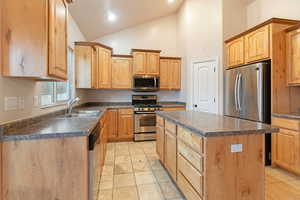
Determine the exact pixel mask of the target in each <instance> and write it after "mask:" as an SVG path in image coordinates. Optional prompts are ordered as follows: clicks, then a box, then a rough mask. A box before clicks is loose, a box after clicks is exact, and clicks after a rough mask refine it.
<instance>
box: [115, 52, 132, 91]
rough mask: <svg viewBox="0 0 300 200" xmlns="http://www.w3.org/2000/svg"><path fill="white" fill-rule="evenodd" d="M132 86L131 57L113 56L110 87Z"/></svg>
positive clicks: (122, 87) (125, 87)
mask: <svg viewBox="0 0 300 200" xmlns="http://www.w3.org/2000/svg"><path fill="white" fill-rule="evenodd" d="M131 86H132V57H130V56H117V55H116V56H113V58H112V88H114V89H130V88H131Z"/></svg>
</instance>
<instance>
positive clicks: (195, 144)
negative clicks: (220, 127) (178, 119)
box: [177, 126, 203, 153]
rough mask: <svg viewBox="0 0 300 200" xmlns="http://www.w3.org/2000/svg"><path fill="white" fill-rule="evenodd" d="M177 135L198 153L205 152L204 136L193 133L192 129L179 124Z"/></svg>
mask: <svg viewBox="0 0 300 200" xmlns="http://www.w3.org/2000/svg"><path fill="white" fill-rule="evenodd" d="M177 137H178V138H179V139H181V140H182V141H184V142H185V143H186V144H187V145H189V146H190V147H191V148H192V149H193V150H195V151H196V152H198V153H203V138H202V137H201V136H199V135H196V134H193V133H192V132H191V131H189V130H187V129H185V128H183V127H181V126H178V133H177Z"/></svg>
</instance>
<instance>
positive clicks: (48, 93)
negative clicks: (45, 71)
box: [40, 48, 74, 107]
mask: <svg viewBox="0 0 300 200" xmlns="http://www.w3.org/2000/svg"><path fill="white" fill-rule="evenodd" d="M73 69H74V66H73V50H72V49H71V48H69V49H68V81H67V82H53V81H52V82H41V90H40V101H41V106H42V107H43V106H49V105H54V104H59V103H63V102H66V101H68V100H69V99H70V98H71V97H72V93H73V90H72V87H73V86H72V83H73V81H74V77H73V71H74V70H73Z"/></svg>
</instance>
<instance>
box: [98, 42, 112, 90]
mask: <svg viewBox="0 0 300 200" xmlns="http://www.w3.org/2000/svg"><path fill="white" fill-rule="evenodd" d="M97 53H98V76H99V77H98V81H99V82H98V88H100V89H109V88H111V50H109V49H105V48H102V47H97Z"/></svg>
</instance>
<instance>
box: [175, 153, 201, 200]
mask: <svg viewBox="0 0 300 200" xmlns="http://www.w3.org/2000/svg"><path fill="white" fill-rule="evenodd" d="M177 168H178V171H180V173H182V174H183V175H184V177H185V178H186V179H187V180H188V181H189V182H190V183H191V185H192V186H193V188H194V189H195V190H196V191H197V192H198V193H199V194H200V196H203V176H202V175H201V174H200V172H199V171H198V170H197V169H195V168H194V167H193V166H192V165H191V164H190V163H189V162H188V161H187V160H186V159H185V158H184V157H183V156H181V155H180V154H178V157H177Z"/></svg>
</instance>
